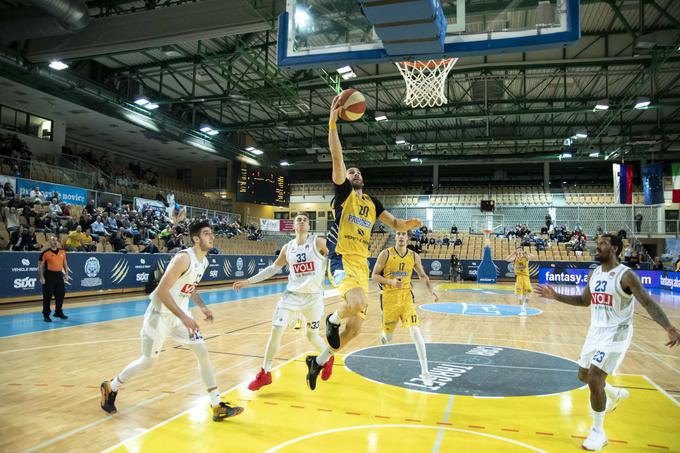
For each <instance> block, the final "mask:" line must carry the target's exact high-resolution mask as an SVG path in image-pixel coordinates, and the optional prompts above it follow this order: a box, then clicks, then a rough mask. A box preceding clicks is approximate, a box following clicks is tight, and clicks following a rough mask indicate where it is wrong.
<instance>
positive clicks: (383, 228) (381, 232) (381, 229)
mask: <svg viewBox="0 0 680 453" xmlns="http://www.w3.org/2000/svg"><path fill="white" fill-rule="evenodd" d="M378 233H380V234H385V233H386V231H385V225H383V224H382V223H381V224H380V225H379V226H378Z"/></svg>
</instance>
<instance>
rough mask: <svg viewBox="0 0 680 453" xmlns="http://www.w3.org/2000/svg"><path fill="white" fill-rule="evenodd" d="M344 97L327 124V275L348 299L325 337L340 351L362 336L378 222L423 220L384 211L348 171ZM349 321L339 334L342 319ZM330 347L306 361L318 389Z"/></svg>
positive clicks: (395, 224)
mask: <svg viewBox="0 0 680 453" xmlns="http://www.w3.org/2000/svg"><path fill="white" fill-rule="evenodd" d="M339 100H340V97H339V96H336V97H335V98H334V99H333V103H332V104H331V111H330V117H329V120H328V145H329V148H330V150H331V158H332V159H333V184H334V185H335V198H334V200H333V209H334V210H335V222H334V223H333V226H332V227H331V230H330V232H329V233H328V241H327V243H328V250H329V258H330V261H329V266H328V276H329V279H330V280H331V283H332V284H333V286H336V287H337V288H338V291H339V292H340V295H341V296H342V298H343V299H344V301H343V302H342V304H341V306H340V308H338V310H336V311H335V312H334V313H332V314H331V315H329V316H328V317H327V318H326V339H327V340H328V344H329V346H330V348H333V349H336V350H337V349H339V348H340V347H341V346H346V345H347V343H348V342H349V341H350V340H351V339H353V338H354V337H356V336H357V335H358V334H359V330H360V329H361V324H362V323H363V321H364V319H365V318H366V307H368V255H369V251H368V244H369V241H370V239H371V231H372V229H373V224H374V223H375V222H376V219H380V220H381V221H382V222H383V223H384V224H386V225H388V226H389V227H391V228H393V229H394V230H397V231H404V230H408V229H410V228H418V227H419V226H420V225H421V222H420V220H418V219H411V220H401V219H397V218H395V217H394V216H393V215H392V214H390V213H389V212H387V211H386V210H385V208H383V205H382V203H380V201H378V200H377V199H376V198H374V197H372V196H370V195H367V194H365V193H363V187H364V181H363V179H362V177H361V171H359V169H358V168H354V167H352V168H349V169H348V168H345V161H344V158H343V153H342V145H341V144H340V137H339V136H338V129H337V126H336V124H335V123H336V121H337V119H338V114H339V113H340V109H341V108H342V106H341V105H339V104H340V103H339ZM342 320H345V322H344V328H343V330H342V332H341V331H340V324H341V321H342ZM330 354H331V352H330V349H329V348H326V349H324V351H323V352H322V353H321V354H320V355H319V356H318V357H316V356H308V357H307V359H306V363H307V368H308V370H309V371H308V373H307V385H308V386H309V388H310V389H312V390H314V389H315V388H316V378H317V377H318V375H319V372H320V370H321V367H322V365H323V364H324V363H325V362H326V361H327V360H328V359H329V358H330Z"/></svg>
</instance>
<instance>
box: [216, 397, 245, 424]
mask: <svg viewBox="0 0 680 453" xmlns="http://www.w3.org/2000/svg"><path fill="white" fill-rule="evenodd" d="M212 412H213V421H214V422H221V421H222V420H224V419H225V418H228V417H235V416H237V415H238V414H240V413H241V412H243V408H242V407H238V406H233V407H232V406H230V405H228V404H227V403H225V402H224V401H220V405H219V406H212Z"/></svg>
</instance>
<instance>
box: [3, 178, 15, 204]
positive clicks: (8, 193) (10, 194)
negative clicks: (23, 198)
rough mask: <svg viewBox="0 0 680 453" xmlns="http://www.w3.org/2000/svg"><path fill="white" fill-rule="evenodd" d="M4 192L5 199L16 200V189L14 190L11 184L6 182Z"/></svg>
mask: <svg viewBox="0 0 680 453" xmlns="http://www.w3.org/2000/svg"><path fill="white" fill-rule="evenodd" d="M2 190H3V192H4V193H5V198H6V199H7V200H11V199H12V198H14V189H12V185H11V184H10V183H8V182H6V183H5V185H4V186H3V188H2Z"/></svg>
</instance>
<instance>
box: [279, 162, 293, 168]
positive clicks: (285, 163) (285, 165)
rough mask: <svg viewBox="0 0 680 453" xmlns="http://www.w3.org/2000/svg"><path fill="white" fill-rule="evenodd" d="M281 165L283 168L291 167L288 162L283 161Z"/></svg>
mask: <svg viewBox="0 0 680 453" xmlns="http://www.w3.org/2000/svg"><path fill="white" fill-rule="evenodd" d="M279 165H281V166H282V167H288V166H289V165H290V162H288V161H287V160H282V161H281V163H280V164H279Z"/></svg>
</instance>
